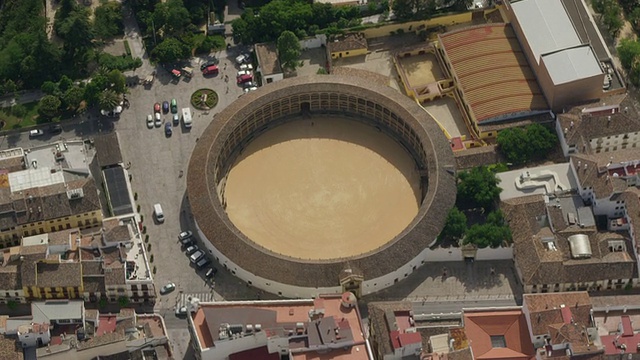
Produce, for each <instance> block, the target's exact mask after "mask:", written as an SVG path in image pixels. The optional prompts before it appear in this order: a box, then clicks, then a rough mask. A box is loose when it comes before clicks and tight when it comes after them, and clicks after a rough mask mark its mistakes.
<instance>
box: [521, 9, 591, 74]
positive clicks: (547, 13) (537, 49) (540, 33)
mask: <svg viewBox="0 0 640 360" xmlns="http://www.w3.org/2000/svg"><path fill="white" fill-rule="evenodd" d="M511 7H512V8H513V12H514V14H515V16H516V17H517V18H518V22H519V23H520V27H521V28H522V32H523V33H524V35H525V36H526V38H527V43H528V44H529V46H530V47H531V52H533V55H534V56H535V59H536V61H537V62H540V59H541V57H542V55H544V54H548V53H552V52H556V51H558V50H564V49H568V48H572V47H576V46H579V45H582V44H583V43H582V41H581V40H580V38H579V37H578V34H577V33H576V31H575V29H574V27H573V24H572V23H571V19H569V15H567V12H566V10H565V8H564V6H563V5H562V2H560V1H557V0H553V1H548V0H521V1H517V2H514V3H512V4H511Z"/></svg>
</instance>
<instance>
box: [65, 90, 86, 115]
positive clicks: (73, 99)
mask: <svg viewBox="0 0 640 360" xmlns="http://www.w3.org/2000/svg"><path fill="white" fill-rule="evenodd" d="M83 100H84V88H81V87H79V86H73V87H71V88H69V89H68V90H67V91H66V92H65V93H64V95H62V102H63V104H64V106H65V107H66V108H67V109H70V110H76V109H78V108H79V107H80V105H81V104H82V101H83Z"/></svg>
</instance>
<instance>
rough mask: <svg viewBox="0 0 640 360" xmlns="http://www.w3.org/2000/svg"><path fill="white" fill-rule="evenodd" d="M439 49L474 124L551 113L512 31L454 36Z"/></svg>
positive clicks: (502, 28) (476, 30) (500, 27)
mask: <svg viewBox="0 0 640 360" xmlns="http://www.w3.org/2000/svg"><path fill="white" fill-rule="evenodd" d="M440 43H441V44H442V49H443V50H444V52H445V54H446V56H447V58H448V60H449V63H450V64H451V67H452V71H453V73H454V75H455V76H456V77H457V79H458V85H459V88H460V90H461V91H462V92H463V93H464V97H465V101H466V103H467V105H468V106H469V108H470V110H471V112H472V113H473V116H474V118H475V120H476V121H477V122H482V121H491V120H500V119H507V118H510V117H513V115H519V116H521V115H528V114H530V113H534V112H538V111H546V110H548V109H549V107H548V105H547V102H546V100H545V98H544V96H543V94H542V91H541V90H540V87H539V86H538V83H537V81H536V78H535V76H534V74H533V72H532V70H531V68H530V67H529V65H528V63H527V60H526V57H525V55H524V54H523V52H522V49H521V48H520V45H519V43H518V40H517V38H516V35H515V33H514V32H513V29H512V28H511V26H510V25H507V24H488V25H480V26H476V27H470V28H464V29H461V30H457V31H452V32H449V33H446V34H443V35H440Z"/></svg>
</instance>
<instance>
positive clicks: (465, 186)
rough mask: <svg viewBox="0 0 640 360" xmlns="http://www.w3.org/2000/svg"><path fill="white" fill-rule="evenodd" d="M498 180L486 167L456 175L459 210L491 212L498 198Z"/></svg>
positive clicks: (500, 190) (499, 190)
mask: <svg viewBox="0 0 640 360" xmlns="http://www.w3.org/2000/svg"><path fill="white" fill-rule="evenodd" d="M499 182H500V179H498V178H497V177H496V174H495V173H494V172H493V171H491V170H490V169H489V168H487V167H486V166H479V167H475V168H473V169H471V170H468V171H462V172H460V173H458V195H457V199H458V204H459V206H460V207H461V208H463V209H464V208H474V207H481V208H483V209H485V210H491V209H492V208H493V206H494V204H495V202H496V201H497V200H498V198H499V196H500V192H502V189H501V188H500V187H498V183H499Z"/></svg>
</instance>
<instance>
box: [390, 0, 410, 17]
mask: <svg viewBox="0 0 640 360" xmlns="http://www.w3.org/2000/svg"><path fill="white" fill-rule="evenodd" d="M391 9H392V10H393V14H394V15H395V16H396V19H398V20H399V21H404V20H410V19H411V18H413V0H394V1H393V5H391Z"/></svg>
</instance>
